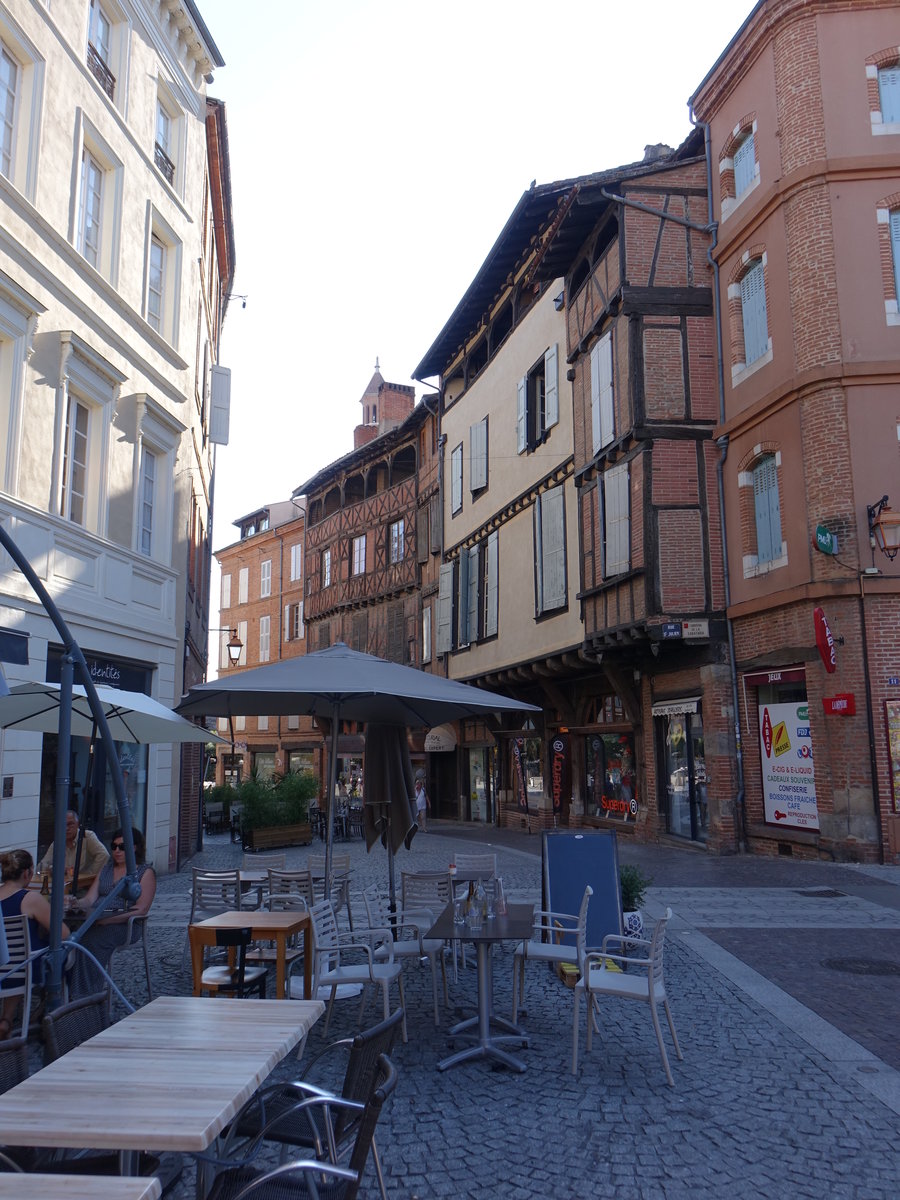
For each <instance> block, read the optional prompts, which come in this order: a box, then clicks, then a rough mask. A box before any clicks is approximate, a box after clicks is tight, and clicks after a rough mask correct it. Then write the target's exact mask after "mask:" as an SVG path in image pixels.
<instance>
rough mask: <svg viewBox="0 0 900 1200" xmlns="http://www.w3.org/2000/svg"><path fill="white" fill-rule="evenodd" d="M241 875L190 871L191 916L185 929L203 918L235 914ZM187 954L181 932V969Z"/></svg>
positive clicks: (186, 939) (240, 901) (239, 905)
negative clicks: (225, 913) (229, 913)
mask: <svg viewBox="0 0 900 1200" xmlns="http://www.w3.org/2000/svg"><path fill="white" fill-rule="evenodd" d="M243 906H244V905H243V893H242V892H241V874H240V871H238V870H237V869H235V870H231V871H207V870H204V869H203V868H202V867H192V868H191V915H190V916H189V917H188V926H189V927H190V926H191V925H193V924H194V921H195V920H203V919H204V918H205V917H218V916H219V915H220V914H221V913H223V912H236V911H238V910H240V909H241V908H242V907H243ZM189 951H190V935H189V933H188V931H187V930H185V935H184V949H183V950H182V955H181V963H182V966H184V964H185V963H186V962H187V956H188V953H189Z"/></svg>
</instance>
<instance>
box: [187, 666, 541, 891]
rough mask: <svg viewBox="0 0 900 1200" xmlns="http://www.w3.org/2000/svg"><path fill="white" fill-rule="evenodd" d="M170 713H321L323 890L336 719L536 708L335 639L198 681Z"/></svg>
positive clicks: (437, 719) (392, 719)
mask: <svg viewBox="0 0 900 1200" xmlns="http://www.w3.org/2000/svg"><path fill="white" fill-rule="evenodd" d="M176 711H177V712H179V713H181V715H182V716H186V717H191V716H200V715H203V716H214V717H231V716H254V715H259V716H270V717H273V716H279V715H289V716H314V717H325V718H328V719H329V720H330V721H331V723H332V724H331V729H332V736H331V762H330V768H329V773H328V779H329V791H328V795H329V800H330V801H332V802H330V803H329V804H328V813H329V817H328V826H327V837H326V843H325V874H326V895H327V894H328V891H329V890H330V887H331V848H332V841H333V811H334V804H333V797H334V794H335V788H336V785H337V741H338V739H337V734H338V730H339V727H340V726H339V723H340V721H341V720H342V719H343V720H346V721H365V722H367V723H368V722H370V721H371V722H375V723H377V724H379V725H401V726H405V727H409V728H419V727H422V726H432V725H440V724H441V722H443V721H450V720H454V719H458V718H460V717H481V718H484V717H486V716H488V715H490V714H491V713H500V712H519V713H522V714H523V715H524V714H525V713H532V712H539V711H540V710H539V709H538V708H536V707H535V706H534V705H533V704H526V703H524V702H523V701H521V700H511V699H509V697H507V696H500V695H497V694H496V693H495V692H487V691H483V690H482V689H481V688H476V687H470V686H469V685H468V684H465V683H458V682H457V681H456V680H454V679H444V678H442V677H441V676H439V675H429V674H428V673H427V672H425V671H418V670H416V669H415V668H413V667H404V666H401V665H400V664H399V663H392V662H387V661H386V660H385V659H383V658H377V657H375V655H372V654H361V653H359V652H358V651H356V650H351V649H350V647H349V646H346V645H344V643H343V642H336V643H335V645H333V646H329V647H328V649H327V650H317V651H315V652H314V653H313V654H304V655H301V656H300V657H298V658H288V659H283V660H282V661H281V662H277V663H272V664H271V665H268V666H264V667H255V668H254V669H253V670H250V671H240V672H237V673H236V674H229V675H226V676H225V677H223V678H221V679H214V680H212V681H211V682H209V683H200V684H198V685H197V686H196V687H193V688H191V690H190V691H189V692H188V694H187V695H186V696H185V697H184V699H183V700H182V701H181V703H180V704H179V705H178V707H177V710H176ZM367 790H368V781H367Z"/></svg>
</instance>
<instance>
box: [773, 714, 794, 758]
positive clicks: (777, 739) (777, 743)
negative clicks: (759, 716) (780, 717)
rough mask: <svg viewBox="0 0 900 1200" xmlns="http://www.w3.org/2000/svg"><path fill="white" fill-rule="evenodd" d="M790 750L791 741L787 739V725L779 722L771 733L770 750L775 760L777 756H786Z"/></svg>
mask: <svg viewBox="0 0 900 1200" xmlns="http://www.w3.org/2000/svg"><path fill="white" fill-rule="evenodd" d="M790 748H791V739H790V738H789V737H788V731H787V725H785V723H784V721H779V722H778V724H777V725H776V726H775V728H774V730H773V731H772V749H773V750H774V752H775V757H776V758H777V757H778V756H779V754H787V752H788V750H790Z"/></svg>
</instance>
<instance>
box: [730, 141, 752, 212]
mask: <svg viewBox="0 0 900 1200" xmlns="http://www.w3.org/2000/svg"><path fill="white" fill-rule="evenodd" d="M755 173H756V146H755V142H754V138H753V134H752V133H748V134H747V136H746V137H745V138H744V140H743V141H742V142H741V144H740V145H739V146H738V148H737V150H735V152H734V194H735V196H736V197H738V196H743V194H744V192H746V190H747V188H748V187H749V186H750V185H751V183H752V182H753V177H754V175H755Z"/></svg>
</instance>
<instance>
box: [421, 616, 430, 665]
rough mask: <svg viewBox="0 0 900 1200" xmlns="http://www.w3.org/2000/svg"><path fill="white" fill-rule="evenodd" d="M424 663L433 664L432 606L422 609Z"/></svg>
mask: <svg viewBox="0 0 900 1200" xmlns="http://www.w3.org/2000/svg"><path fill="white" fill-rule="evenodd" d="M422 662H423V663H430V662H431V605H430V604H429V605H426V607H425V608H423V609H422Z"/></svg>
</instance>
